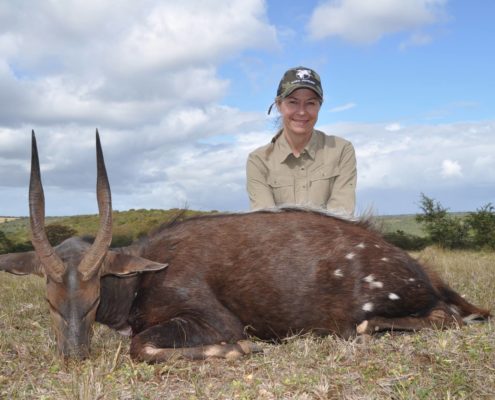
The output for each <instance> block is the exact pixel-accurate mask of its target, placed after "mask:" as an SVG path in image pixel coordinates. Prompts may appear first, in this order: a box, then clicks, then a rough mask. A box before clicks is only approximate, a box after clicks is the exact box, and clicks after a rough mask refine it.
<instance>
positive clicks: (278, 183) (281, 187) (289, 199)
mask: <svg viewBox="0 0 495 400" xmlns="http://www.w3.org/2000/svg"><path fill="white" fill-rule="evenodd" d="M268 185H269V186H270V188H271V190H272V193H273V199H274V200H275V204H276V205H277V206H279V205H282V204H294V203H295V200H296V199H295V195H294V177H292V176H287V175H272V176H270V177H269V178H268Z"/></svg>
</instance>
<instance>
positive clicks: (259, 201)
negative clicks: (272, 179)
mask: <svg viewBox="0 0 495 400" xmlns="http://www.w3.org/2000/svg"><path fill="white" fill-rule="evenodd" d="M267 174H268V170H267V168H266V166H265V165H264V164H263V162H262V161H261V160H260V159H259V156H257V155H253V154H250V155H249V157H248V159H247V163H246V178H247V192H248V195H249V203H250V207H251V210H258V209H260V208H270V207H275V200H274V199H273V193H272V189H271V188H270V186H269V185H268V182H267Z"/></svg>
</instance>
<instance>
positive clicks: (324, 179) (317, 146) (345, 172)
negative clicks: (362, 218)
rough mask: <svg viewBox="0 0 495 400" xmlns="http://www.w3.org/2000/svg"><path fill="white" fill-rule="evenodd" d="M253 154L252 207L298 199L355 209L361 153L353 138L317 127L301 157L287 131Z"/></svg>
mask: <svg viewBox="0 0 495 400" xmlns="http://www.w3.org/2000/svg"><path fill="white" fill-rule="evenodd" d="M271 146H272V144H268V145H266V146H263V147H260V148H258V149H256V150H255V151H253V152H252V153H251V154H249V157H248V160H247V166H246V173H247V191H248V194H249V199H250V203H251V209H260V208H268V207H275V206H281V205H289V204H297V205H307V206H312V207H317V208H323V209H327V210H329V211H331V212H334V213H337V214H346V215H353V213H354V208H355V203H356V194H355V192H356V179H357V171H356V156H355V152H354V147H353V146H352V144H351V143H350V142H348V141H347V140H345V139H342V138H340V137H338V136H328V135H325V134H324V133H323V132H320V131H316V130H315V131H313V134H312V136H311V139H310V141H309V142H308V144H307V145H306V147H305V148H304V150H303V152H302V153H301V155H300V156H299V157H295V156H294V154H293V153H292V150H291V148H290V145H289V143H288V142H287V139H286V138H285V136H284V135H283V134H282V135H280V136H279V137H278V139H277V140H276V142H275V144H274V147H273V151H272V152H271V153H269V155H268V156H267V150H268V149H269V148H270V147H271Z"/></svg>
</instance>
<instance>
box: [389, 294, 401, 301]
mask: <svg viewBox="0 0 495 400" xmlns="http://www.w3.org/2000/svg"><path fill="white" fill-rule="evenodd" d="M388 298H389V299H390V300H399V299H400V297H399V296H397V295H396V294H395V293H389V294H388Z"/></svg>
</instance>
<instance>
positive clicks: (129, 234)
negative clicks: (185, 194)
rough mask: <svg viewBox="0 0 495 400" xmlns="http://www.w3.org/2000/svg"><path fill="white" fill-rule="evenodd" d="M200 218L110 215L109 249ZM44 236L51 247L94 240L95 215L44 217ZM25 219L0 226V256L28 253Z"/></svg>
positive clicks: (163, 213) (173, 213) (164, 213)
mask: <svg viewBox="0 0 495 400" xmlns="http://www.w3.org/2000/svg"><path fill="white" fill-rule="evenodd" d="M197 214H201V213H200V212H198V211H190V210H179V209H172V210H145V209H140V210H134V209H131V210H129V211H123V212H120V211H114V212H113V239H112V247H120V246H126V245H128V244H130V243H132V241H133V240H135V239H137V238H139V237H141V236H143V235H146V234H147V233H148V232H150V231H151V230H153V229H155V228H157V227H158V226H160V225H162V224H164V223H167V222H169V221H171V220H172V219H174V218H176V217H177V216H180V218H186V217H190V216H193V215H197ZM45 224H46V232H47V235H48V239H49V240H50V243H52V245H56V244H58V243H60V242H61V241H63V240H64V239H66V238H67V237H70V236H73V235H79V236H93V237H94V236H95V235H96V233H97V231H98V226H99V220H98V215H76V216H70V217H48V218H46V220H45ZM31 249H32V246H31V242H30V239H29V218H19V219H16V220H11V221H7V222H4V223H2V224H0V254H1V253H8V252H18V251H26V250H31Z"/></svg>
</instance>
